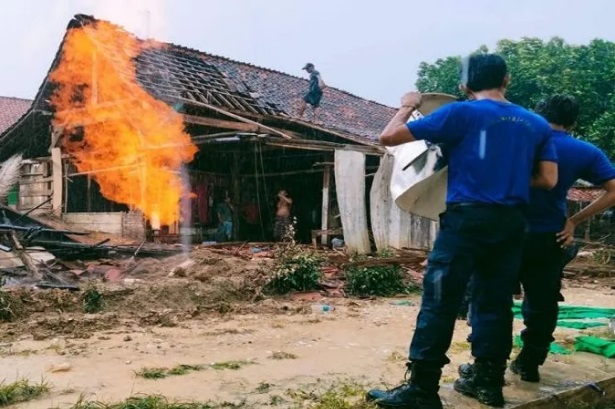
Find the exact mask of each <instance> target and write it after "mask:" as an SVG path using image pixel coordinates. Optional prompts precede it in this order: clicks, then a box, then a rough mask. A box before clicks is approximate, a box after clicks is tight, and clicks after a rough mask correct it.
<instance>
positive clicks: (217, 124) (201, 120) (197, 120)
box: [184, 115, 264, 133]
mask: <svg viewBox="0 0 615 409" xmlns="http://www.w3.org/2000/svg"><path fill="white" fill-rule="evenodd" d="M184 121H185V122H188V123H190V124H195V125H203V126H210V127H212V128H222V129H234V130H236V131H243V132H255V133H260V132H261V131H263V130H264V129H262V128H261V127H260V126H258V125H255V124H248V123H245V122H237V121H227V120H225V119H217V118H208V117H203V116H195V115H184Z"/></svg>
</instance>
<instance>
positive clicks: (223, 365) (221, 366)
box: [211, 361, 254, 371]
mask: <svg viewBox="0 0 615 409" xmlns="http://www.w3.org/2000/svg"><path fill="white" fill-rule="evenodd" d="M253 364H254V362H250V361H224V362H215V363H213V364H211V368H212V369H215V370H216V371H224V370H231V371H237V370H239V369H241V368H243V367H244V366H247V365H253Z"/></svg>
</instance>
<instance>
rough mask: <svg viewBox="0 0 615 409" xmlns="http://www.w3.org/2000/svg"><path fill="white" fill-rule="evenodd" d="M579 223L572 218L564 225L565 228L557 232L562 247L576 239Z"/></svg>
mask: <svg viewBox="0 0 615 409" xmlns="http://www.w3.org/2000/svg"><path fill="white" fill-rule="evenodd" d="M576 227H577V225H576V224H575V223H574V222H573V221H571V220H570V219H568V220H566V225H565V226H564V230H562V231H561V232H559V233H557V241H558V242H559V244H560V245H561V246H562V247H568V246H570V245H571V244H572V243H573V241H574V230H575V229H576Z"/></svg>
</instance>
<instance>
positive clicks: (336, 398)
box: [287, 381, 377, 409]
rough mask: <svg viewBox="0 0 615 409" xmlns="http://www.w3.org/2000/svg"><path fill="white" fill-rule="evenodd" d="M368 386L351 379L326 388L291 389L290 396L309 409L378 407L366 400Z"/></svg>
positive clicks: (299, 404)
mask: <svg viewBox="0 0 615 409" xmlns="http://www.w3.org/2000/svg"><path fill="white" fill-rule="evenodd" d="M366 392H367V388H365V387H364V386H363V385H361V384H359V383H357V382H354V381H350V382H342V383H338V384H334V385H332V386H330V387H329V388H327V389H324V390H306V389H296V390H289V391H288V392H287V394H288V396H289V397H290V398H291V399H292V400H293V401H295V403H296V404H297V405H298V406H300V407H303V408H309V409H376V408H377V406H376V405H375V404H373V403H367V402H366V401H365V393H366Z"/></svg>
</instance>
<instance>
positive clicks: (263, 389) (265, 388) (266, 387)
mask: <svg viewBox="0 0 615 409" xmlns="http://www.w3.org/2000/svg"><path fill="white" fill-rule="evenodd" d="M272 386H273V385H272V384H270V383H267V382H261V383H259V384H258V386H257V387H256V393H267V392H269V391H270V390H271V387H272Z"/></svg>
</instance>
